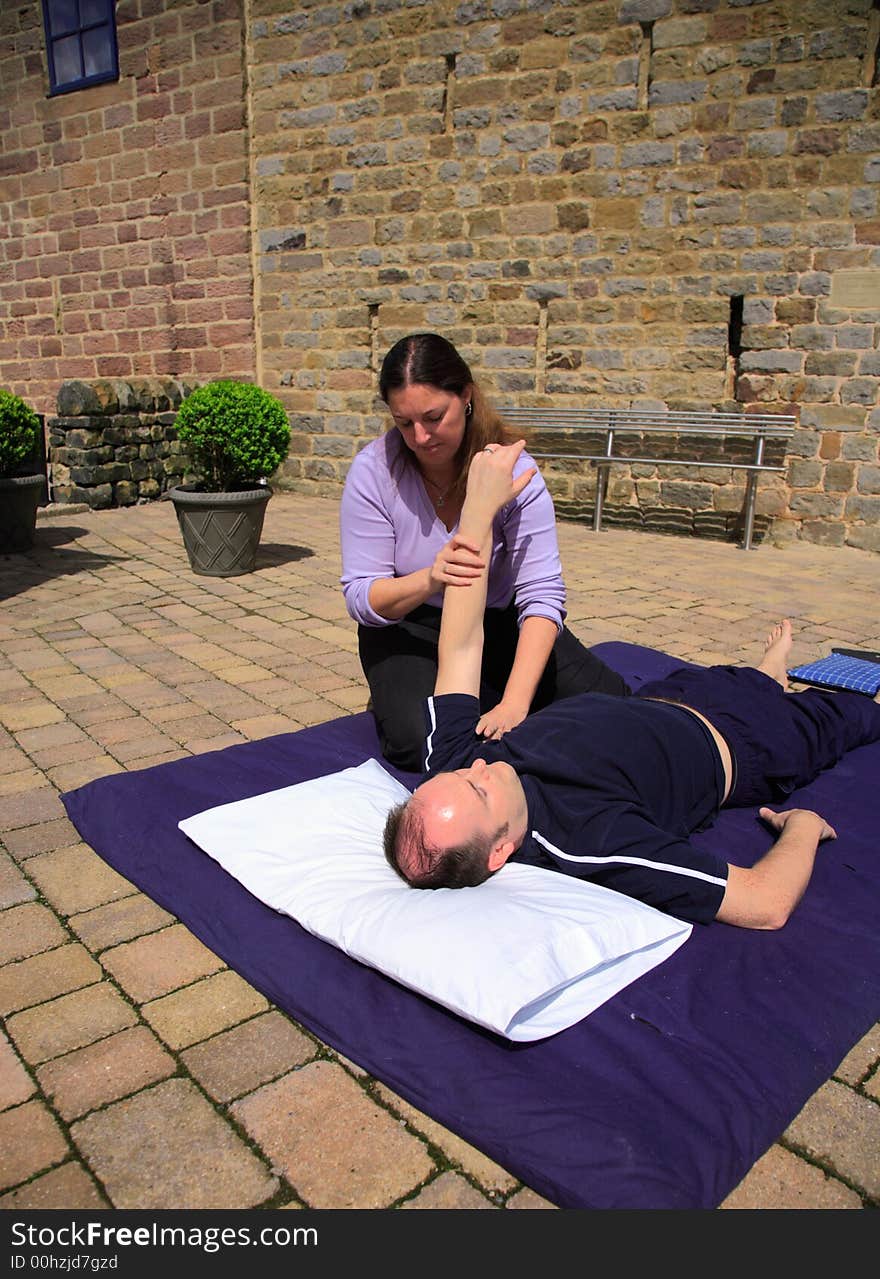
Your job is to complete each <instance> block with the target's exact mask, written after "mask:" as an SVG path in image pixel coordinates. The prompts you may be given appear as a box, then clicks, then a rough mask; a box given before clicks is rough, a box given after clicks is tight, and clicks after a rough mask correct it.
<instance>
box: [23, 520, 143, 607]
mask: <svg viewBox="0 0 880 1279" xmlns="http://www.w3.org/2000/svg"><path fill="white" fill-rule="evenodd" d="M87 533H88V529H84V528H78V527H77V526H76V525H68V524H66V525H57V524H56V525H53V526H52V527H51V528H49V527H46V526H43V527H41V526H40V525H39V524H38V525H37V531H36V534H35V536H34V544H33V546H32V547H31V548H30V550H28V551H20V552H16V553H10V554H8V555H0V599H9V598H11V597H12V596H13V595H17V594H18V593H19V592H20V591H25V590H28V589H29V588H30V587H32V586H35V585H38V584H39V583H40V582H45V581H48V580H50V579H51V578H53V577H64V576H67V575H69V574H71V573H83V572H94V571H95V570H97V569H101V568H106V567H107V565H108V564H120V563H122V562H124V561H125V560H126V559H128V556H126V555H100V554H96V553H95V552H94V551H87V550H84V549H83V547H81V546H73V547H71V548H70V549H65V544H66V543H68V542H76V540H77V539H78V538H80V537H85V536H86V535H87Z"/></svg>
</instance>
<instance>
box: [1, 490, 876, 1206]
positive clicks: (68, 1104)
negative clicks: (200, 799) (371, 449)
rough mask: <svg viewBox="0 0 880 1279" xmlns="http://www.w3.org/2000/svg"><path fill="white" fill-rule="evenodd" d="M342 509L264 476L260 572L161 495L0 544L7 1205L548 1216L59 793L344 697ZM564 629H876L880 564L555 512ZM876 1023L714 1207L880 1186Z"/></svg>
mask: <svg viewBox="0 0 880 1279" xmlns="http://www.w3.org/2000/svg"><path fill="white" fill-rule="evenodd" d="M337 515H338V504H337V502H336V501H335V500H334V499H331V498H319V497H304V496H299V495H293V494H276V495H275V497H274V498H273V500H272V502H271V503H270V506H269V508H268V513H267V518H266V526H265V530H264V536H263V544H262V548H261V552H260V560H259V567H258V570H257V571H256V572H255V573H253V574H249V575H247V576H246V577H241V578H232V579H211V578H205V577H196V576H194V575H193V574H192V573H191V572H190V571H189V568H188V565H187V562H186V558H185V554H184V551H183V547H182V544H181V541H180V538H179V534H178V530H177V525H176V522H175V518H174V512H173V510H172V508H171V506H170V504H168V503H165V502H159V503H156V504H153V505H150V506H142V507H134V508H129V509H127V510H115V511H107V512H89V511H85V512H83V511H76V510H73V511H72V510H70V509H68V510H66V511H65V510H63V509H62V510H60V511H55V510H52V508H50V509H49V511H48V512H47V513H45V514H44V516H43V518H41V520H40V522H39V524H38V531H37V540H36V545H35V547H34V549H33V551H32V552H29V553H28V554H26V555H17V556H9V557H6V558H0V599H2V600H3V604H2V609H0V839H2V848H0V1015H2V1018H3V1032H2V1036H0V1207H3V1208H15V1209H17V1210H18V1209H29V1208H30V1209H37V1208H42V1209H47V1208H55V1209H61V1208H63V1209H71V1208H79V1209H92V1208H100V1207H103V1208H107V1207H112V1208H116V1209H132V1208H141V1209H161V1208H166V1207H174V1208H193V1209H196V1208H223V1209H248V1208H254V1207H260V1208H298V1207H303V1206H305V1207H311V1208H374V1209H375V1208H406V1209H443V1208H452V1209H459V1208H465V1209H467V1208H480V1209H510V1208H513V1209H551V1208H552V1207H553V1205H552V1204H549V1203H548V1202H547V1201H546V1200H544V1199H542V1198H541V1197H539V1196H538V1195H537V1194H536V1193H535V1192H534V1191H533V1190H531V1189H530V1188H529V1187H528V1186H524V1185H522V1184H521V1183H520V1182H518V1181H517V1180H516V1179H515V1178H514V1177H513V1176H512V1175H511V1174H510V1173H508V1172H507V1171H506V1170H505V1169H504V1168H501V1167H499V1166H498V1165H497V1164H495V1163H493V1162H492V1161H491V1160H489V1159H488V1158H486V1157H485V1156H484V1155H483V1154H481V1153H480V1152H479V1151H477V1150H475V1149H473V1148H472V1147H471V1146H469V1145H467V1144H466V1143H465V1142H463V1141H462V1140H461V1139H460V1138H458V1137H456V1136H455V1135H453V1134H452V1133H450V1132H448V1131H446V1130H445V1129H443V1128H442V1127H440V1126H439V1125H438V1124H436V1123H435V1122H434V1121H433V1120H431V1119H429V1118H428V1117H427V1116H425V1115H423V1114H421V1113H419V1112H418V1111H417V1110H414V1109H413V1107H412V1106H410V1105H409V1104H408V1103H406V1102H405V1101H404V1100H402V1099H401V1098H400V1097H397V1096H396V1095H395V1094H394V1093H393V1092H391V1091H390V1090H389V1089H388V1088H387V1087H385V1086H384V1085H383V1084H381V1083H379V1082H378V1081H376V1080H374V1079H372V1078H371V1077H369V1076H368V1075H367V1074H365V1073H364V1071H363V1070H361V1069H360V1068H359V1067H358V1065H357V1064H356V1063H355V1062H353V1061H350V1060H347V1059H345V1058H343V1057H341V1056H340V1055H339V1054H337V1053H335V1052H333V1051H332V1050H331V1049H330V1048H328V1047H327V1046H326V1045H324V1044H322V1043H320V1042H319V1041H318V1040H317V1039H316V1038H315V1037H314V1036H313V1035H311V1034H310V1033H308V1032H307V1031H305V1030H303V1029H302V1028H301V1027H299V1026H297V1025H296V1024H295V1023H294V1022H293V1021H292V1020H291V1019H290V1018H288V1017H287V1016H286V1015H285V1014H284V1013H282V1012H281V1011H279V1010H278V1009H276V1008H273V1007H272V1006H271V1005H270V1004H269V1003H268V1002H267V1001H266V999H265V998H264V997H263V996H262V995H261V994H259V992H257V991H256V990H254V989H253V988H252V987H250V986H249V985H248V984H247V982H245V981H243V980H242V979H241V978H240V977H239V976H238V975H237V974H236V973H235V972H233V971H231V970H230V969H228V968H227V967H226V966H225V964H223V962H222V961H221V960H220V959H218V957H217V956H216V955H214V954H212V953H211V952H210V951H209V950H207V949H206V947H205V946H203V945H202V944H201V942H199V941H198V940H197V939H196V938H195V937H194V936H193V935H192V934H191V933H190V932H189V931H188V930H187V929H186V927H185V926H184V925H183V924H181V923H180V922H178V921H176V920H175V919H174V918H173V917H172V916H171V915H170V914H168V913H166V912H165V911H164V910H162V909H160V908H159V907H158V906H156V905H155V904H154V903H153V902H152V901H150V900H149V898H147V897H145V896H144V895H143V894H142V893H140V892H139V891H137V889H135V887H134V886H133V885H132V884H130V883H128V882H127V881H126V880H124V879H122V878H121V877H120V876H119V875H118V874H116V872H114V871H113V870H111V869H110V868H109V867H108V866H107V865H106V864H105V863H104V862H102V861H101V860H100V859H99V858H98V857H97V856H96V855H95V854H94V853H93V852H92V851H91V849H90V848H88V847H87V846H86V845H85V844H83V843H82V842H80V840H79V839H78V836H77V833H76V831H75V829H74V828H73V826H72V825H71V824H70V823H69V821H68V820H67V818H66V816H65V813H64V809H63V807H62V805H61V803H60V800H59V794H60V793H61V792H63V791H64V790H67V789H69V788H71V787H74V786H78V785H81V784H82V783H84V782H87V781H89V780H91V779H92V778H95V777H98V776H101V775H103V774H107V773H112V772H118V771H120V770H123V769H132V768H146V767H148V766H149V765H151V764H156V763H159V762H161V761H165V760H172V759H176V758H179V757H181V756H185V755H190V754H196V753H199V752H202V751H207V750H215V749H217V748H219V747H222V746H227V745H230V744H232V743H235V742H244V741H247V740H250V739H256V738H261V737H264V736H268V735H271V734H275V733H281V732H287V731H290V730H293V729H297V728H300V727H302V726H305V725H310V724H316V723H319V722H322V721H324V720H328V719H332V718H335V717H337V716H339V715H345V714H347V713H351V712H356V711H360V710H362V709H363V708H364V706H365V704H366V695H365V686H364V682H363V679H362V676H361V672H360V667H359V664H358V660H357V655H356V640H355V631H354V625H353V623H351V622H350V621H349V619H348V617H347V615H346V613H345V610H344V607H343V602H342V596H341V593H340V590H339V586H338V576H339V569H340V566H339V556H338V539H337ZM560 545H561V550H562V557H563V563H564V566H565V570H566V577H567V581H568V588H569V610H570V611H569V622H570V625H571V626H572V628H573V629H574V630H575V631H576V632H577V633H578V634H579V635H580V636H581V638H582V639H584V640H585V641H587V642H588V643H595V642H598V641H600V640H606V639H622V640H629V641H633V642H636V643H646V644H650V645H653V646H656V647H659V648H664V649H666V650H667V651H670V652H673V653H676V654H677V655H679V656H681V657H684V658H692V659H696V660H699V661H703V662H708V661H712V660H751V659H753V658H754V656H755V654H756V653H757V652H759V651H760V645H761V641H762V640H763V637H764V636H765V634H766V633H767V631H768V629H769V627H770V625H771V624H772V623H773V622H775V621H776V620H777V619H778V618H779V617H780V616H782V615H788V616H790V617H791V618H792V621H793V624H794V630H795V636H796V649H795V654H796V656H797V657H798V658H808V657H812V656H818V655H819V654H820V653H822V652H823V651H825V650H826V649H827V646H828V644H829V643H831V642H837V643H844V644H847V645H850V646H860V645H866V646H870V647H875V648H876V647H880V609H878V604H877V587H878V582H880V559H878V558H877V557H876V556H873V555H871V554H869V553H865V552H860V551H857V550H850V549H846V548H842V549H832V548H825V547H818V546H810V545H807V544H804V543H796V544H788V545H784V546H774V545H769V544H768V545H763V546H761V547H759V548H758V549H757V550H754V551H751V552H744V551H741V550H740V549H739V548H738V547H736V546H734V545H727V544H719V543H713V542H705V541H695V540H690V539H683V538H674V537H662V536H657V535H650V534H643V533H634V532H623V531H614V530H611V531H608V532H605V533H602V534H600V535H598V536H597V535H596V534H593V533H592V532H591V531H590V530H588V529H585V528H583V527H581V526H578V525H574V524H562V525H561V526H560ZM878 1063H880V1026H875V1027H874V1029H873V1030H872V1031H870V1032H869V1034H867V1035H866V1036H865V1038H864V1039H863V1040H862V1041H861V1043H859V1044H857V1045H856V1046H855V1047H854V1048H853V1049H852V1051H851V1052H850V1053H849V1054H848V1055H847V1057H846V1058H845V1060H844V1061H843V1062H841V1063H840V1066H839V1067H838V1069H837V1071H836V1072H835V1074H834V1077H833V1078H832V1079H830V1080H829V1081H828V1082H827V1083H825V1084H824V1085H823V1086H822V1087H821V1088H820V1089H819V1090H818V1092H817V1093H816V1094H815V1095H814V1097H812V1098H811V1100H810V1101H809V1102H808V1103H807V1105H806V1106H805V1107H804V1109H803V1111H802V1112H801V1113H800V1114H799V1115H798V1116H797V1118H796V1119H795V1120H794V1121H793V1122H792V1123H791V1125H790V1126H789V1128H788V1129H787V1130H786V1132H785V1133H784V1134H783V1135H782V1136H781V1138H780V1140H779V1141H778V1142H777V1144H776V1145H774V1146H773V1147H772V1148H771V1149H770V1150H769V1151H768V1152H767V1154H766V1155H764V1156H763V1157H762V1158H761V1159H759V1160H758V1162H757V1163H756V1164H755V1166H754V1167H753V1168H752V1170H751V1171H750V1173H749V1174H748V1176H747V1177H746V1178H745V1179H744V1181H743V1182H742V1183H741V1184H740V1186H739V1187H737V1189H736V1190H734V1191H733V1193H732V1194H731V1195H730V1196H729V1198H728V1199H727V1200H726V1201H725V1203H724V1204H723V1205H722V1207H723V1208H726V1209H732V1208H813V1209H821V1208H827V1209H833V1208H852V1209H858V1208H868V1207H878V1206H880V1068H878Z"/></svg>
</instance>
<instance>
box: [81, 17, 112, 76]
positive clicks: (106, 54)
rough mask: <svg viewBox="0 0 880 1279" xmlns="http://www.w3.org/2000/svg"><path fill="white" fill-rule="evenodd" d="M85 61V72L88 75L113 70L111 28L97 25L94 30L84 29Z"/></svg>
mask: <svg viewBox="0 0 880 1279" xmlns="http://www.w3.org/2000/svg"><path fill="white" fill-rule="evenodd" d="M83 63H84V64H86V70H84V73H83V74H86V75H100V74H101V73H102V72H111V70H113V49H111V47H110V32H109V29H107V28H106V27H95V28H93V29H92V31H83Z"/></svg>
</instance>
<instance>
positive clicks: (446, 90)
mask: <svg viewBox="0 0 880 1279" xmlns="http://www.w3.org/2000/svg"><path fill="white" fill-rule="evenodd" d="M454 87H455V54H454V53H447V55H446V83H445V85H444V87H443V101H442V103H441V105H440V113H441V115H442V116H443V132H444V133H449V132H451V130H452V109H453V102H452V90H453V89H454Z"/></svg>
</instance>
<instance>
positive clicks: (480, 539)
mask: <svg viewBox="0 0 880 1279" xmlns="http://www.w3.org/2000/svg"><path fill="white" fill-rule="evenodd" d="M524 448H525V440H518V441H517V443H516V444H508V445H503V444H490V445H487V447H486V448H485V449H483V450H482V452H480V453H477V454H475V456H474V458H473V460H472V461H471V465H470V470H469V471H468V483H467V494H466V496H465V499H464V506H463V507H462V508H461V518H460V520H459V524H458V533H457V534H456V538H457V539H458V540H459V541H460V542H461V543H462V545H463V546H465V547H467V548H468V549H470V550H472V551H474V552H475V553H476V554H478V555H479V557H480V559H481V560H482V561H483V563H484V565H485V567H484V569H483V571H482V573H480V575H479V577H477V578H474V580H473V581H472V583H471V584H470V586H467V587H456V588H455V590H446V591H444V593H443V616H442V619H441V622H440V643H439V650H438V665H437V679H436V682H435V684H434V692H435V693H438V694H439V693H470V694H471V695H472V696H474V697H479V695H480V671H481V669H482V664H483V613H484V612H485V609H486V584H487V581H488V577H489V561H490V559H491V556H492V521H493V520H494V518H495V515H496V513H497V512H498V511H500V509H501V507H502V506H506V505H507V503H508V502H512V501H513V500H514V498H515V497H518V496H519V494H520V493H521V492H522V491H523V489H524V488H525V486H526V485H527V484H528V482H529V480H531V478H532V476H533V475H535V474H536V468H535V467H531V468H530V469H529V470H528V471H524V472H523V474H522V475H519V476H517V478H516V479H514V478H513V468H514V466H515V465H516V462H517V459H518V457H519V455H520V453H522V451H523V449H524Z"/></svg>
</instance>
